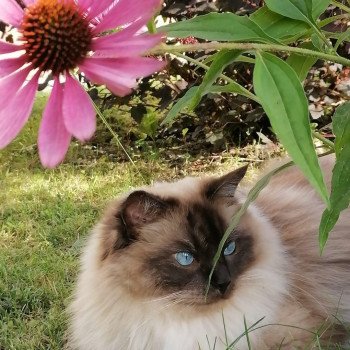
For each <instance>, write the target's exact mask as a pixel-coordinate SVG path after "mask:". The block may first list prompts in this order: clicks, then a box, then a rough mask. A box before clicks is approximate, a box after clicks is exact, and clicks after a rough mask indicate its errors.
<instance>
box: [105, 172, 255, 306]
mask: <svg viewBox="0 0 350 350" xmlns="http://www.w3.org/2000/svg"><path fill="white" fill-rule="evenodd" d="M244 173H245V169H238V170H237V171H235V172H232V173H230V174H228V175H226V176H225V177H222V178H219V179H211V180H198V179H197V180H191V181H192V182H191V181H187V182H182V183H181V182H179V183H176V184H167V185H160V186H158V187H157V186H156V187H155V188H151V189H146V191H136V192H133V193H131V194H130V195H129V196H128V197H127V198H125V199H123V200H120V201H118V202H117V203H116V204H115V205H112V206H111V208H110V209H109V211H108V212H107V213H106V215H105V217H104V219H103V221H102V225H101V226H100V230H101V235H100V239H101V244H100V246H101V254H100V264H101V267H102V268H103V269H104V270H105V273H106V274H107V276H108V278H109V279H110V281H111V283H115V285H116V286H118V288H124V290H125V292H126V293H128V294H130V295H131V296H133V297H135V298H139V299H157V298H164V299H167V300H170V301H175V300H176V302H177V303H181V304H186V305H203V304H212V303H215V302H217V301H220V300H225V299H227V298H229V297H230V296H231V295H232V294H233V293H234V291H235V288H236V286H237V284H238V283H239V281H240V278H241V276H242V275H243V274H244V273H245V271H246V270H248V269H249V268H250V266H252V265H253V264H254V263H255V261H256V260H257V259H258V256H259V249H258V247H257V242H256V237H255V234H254V232H252V231H253V228H252V227H251V224H250V220H249V218H246V219H245V220H243V222H242V223H241V224H240V226H239V227H238V228H237V229H235V230H234V231H233V232H232V233H231V235H230V237H229V239H228V240H227V241H226V244H225V246H224V248H223V250H222V252H221V255H220V259H219V261H218V263H217V265H216V267H215V269H214V271H213V275H212V278H211V283H210V285H209V290H208V294H207V295H206V289H207V286H208V281H209V275H210V272H211V270H212V266H213V259H214V256H215V254H216V253H217V251H218V247H219V243H220V240H221V238H222V236H223V234H224V232H225V230H226V228H227V227H228V224H229V221H230V218H231V217H232V214H233V213H234V212H235V211H236V210H237V208H238V204H237V202H236V200H235V198H234V197H233V194H234V192H235V188H236V187H237V185H238V183H239V181H240V180H241V179H242V177H243V176H244ZM171 186H173V187H171ZM253 225H254V224H253Z"/></svg>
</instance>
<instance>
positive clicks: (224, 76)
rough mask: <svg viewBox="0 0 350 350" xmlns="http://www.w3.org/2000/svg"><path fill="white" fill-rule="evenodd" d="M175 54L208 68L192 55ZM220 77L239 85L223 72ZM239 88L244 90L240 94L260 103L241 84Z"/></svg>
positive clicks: (206, 68) (207, 67)
mask: <svg viewBox="0 0 350 350" xmlns="http://www.w3.org/2000/svg"><path fill="white" fill-rule="evenodd" d="M175 55H176V56H178V57H181V58H183V59H185V60H186V61H188V62H191V63H193V64H195V65H197V66H198V67H201V68H203V69H205V70H208V69H209V68H210V67H209V66H207V65H206V64H204V63H202V62H200V61H198V60H196V59H194V58H192V57H189V56H186V55H184V54H182V53H175ZM220 78H222V79H224V80H226V81H227V82H228V83H231V84H234V85H239V84H238V83H237V82H236V81H234V80H233V79H231V78H230V77H228V76H227V75H225V74H220ZM241 89H242V90H243V91H244V94H242V95H243V96H246V97H248V98H250V99H251V100H253V101H255V102H258V103H260V102H259V99H258V98H257V97H256V96H255V95H254V94H252V93H251V92H250V91H249V90H247V89H245V88H244V87H243V86H241Z"/></svg>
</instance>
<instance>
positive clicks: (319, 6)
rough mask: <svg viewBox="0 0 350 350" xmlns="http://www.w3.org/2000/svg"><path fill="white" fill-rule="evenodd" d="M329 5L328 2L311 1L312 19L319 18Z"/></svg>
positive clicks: (324, 0) (328, 0)
mask: <svg viewBox="0 0 350 350" xmlns="http://www.w3.org/2000/svg"><path fill="white" fill-rule="evenodd" d="M330 3H331V1H330V0H312V17H313V18H314V19H316V18H318V17H320V15H321V14H322V13H323V12H325V11H326V9H327V7H328V6H329V4H330Z"/></svg>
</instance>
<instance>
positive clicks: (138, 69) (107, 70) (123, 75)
mask: <svg viewBox="0 0 350 350" xmlns="http://www.w3.org/2000/svg"><path fill="white" fill-rule="evenodd" d="M163 66H164V62H161V61H158V60H156V59H152V58H146V57H129V58H93V57H92V58H87V59H85V60H84V63H83V64H81V65H80V66H79V68H80V69H81V71H83V72H84V73H85V74H86V76H87V77H88V79H90V80H92V81H94V82H95V83H97V84H101V85H106V86H107V88H108V89H109V90H111V91H112V92H113V93H114V94H116V95H118V96H125V95H127V94H129V93H130V92H131V89H132V88H134V87H135V86H136V78H140V77H144V76H147V75H149V74H152V73H154V72H155V71H157V70H160V69H161V68H163Z"/></svg>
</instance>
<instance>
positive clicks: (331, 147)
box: [312, 131, 334, 150]
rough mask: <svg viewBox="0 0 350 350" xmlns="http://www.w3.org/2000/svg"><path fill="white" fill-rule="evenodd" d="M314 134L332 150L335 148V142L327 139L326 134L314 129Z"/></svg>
mask: <svg viewBox="0 0 350 350" xmlns="http://www.w3.org/2000/svg"><path fill="white" fill-rule="evenodd" d="M312 136H313V137H314V138H316V139H318V140H320V141H321V142H322V143H323V144H324V145H325V146H326V147H328V148H330V149H331V150H334V143H333V142H332V141H330V140H328V139H326V138H325V137H324V136H322V135H321V134H320V133H318V132H317V131H312Z"/></svg>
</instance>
